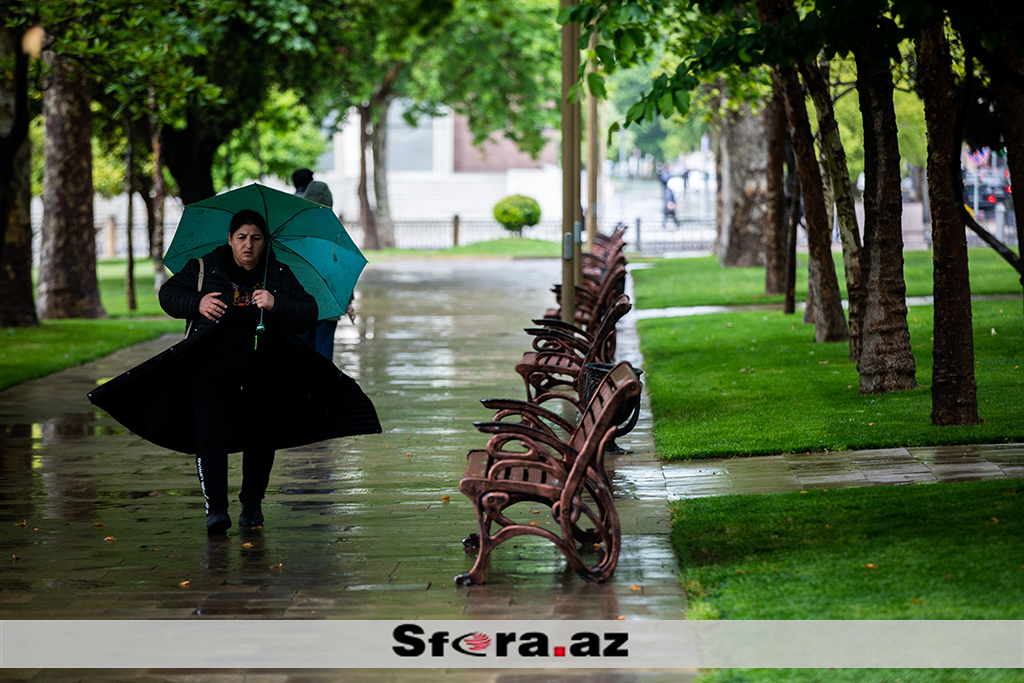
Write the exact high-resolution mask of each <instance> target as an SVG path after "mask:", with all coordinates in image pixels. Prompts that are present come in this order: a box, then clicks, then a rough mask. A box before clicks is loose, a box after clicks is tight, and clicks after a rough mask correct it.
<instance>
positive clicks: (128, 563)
mask: <svg viewBox="0 0 1024 683" xmlns="http://www.w3.org/2000/svg"><path fill="white" fill-rule="evenodd" d="M559 278H560V265H559V263H558V262H557V261H554V260H528V261H451V262H449V261H437V260H429V261H428V260H409V261H393V262H389V263H388V264H385V265H378V266H374V267H371V268H369V269H367V271H366V273H365V274H364V276H363V278H362V280H361V282H360V286H359V299H358V300H357V306H356V307H357V310H358V311H359V318H358V324H357V325H355V326H352V325H349V324H348V323H347V322H345V321H343V322H342V323H341V325H340V327H339V330H340V331H339V335H340V336H339V343H338V345H337V347H336V362H337V364H338V365H339V366H340V367H342V368H343V369H344V370H345V371H346V372H347V373H348V374H350V375H351V376H353V377H355V378H356V379H357V380H358V381H359V382H360V384H361V385H362V386H363V388H364V390H365V391H366V392H367V393H368V394H369V395H370V396H371V397H372V398H373V399H374V401H375V403H376V405H377V408H378V411H379V413H380V415H381V416H382V422H383V425H384V433H383V434H381V435H375V436H364V437H359V438H353V439H342V440H336V441H332V442H328V443H324V444H320V445H317V446H312V447H307V448H298V449H292V450H289V451H284V452H281V453H279V454H278V461H277V464H276V466H275V470H274V474H273V477H272V480H271V487H270V494H269V497H268V500H267V503H266V504H265V506H264V509H265V512H266V517H267V521H266V526H265V528H264V529H263V530H262V531H256V532H247V533H246V534H245V535H242V534H240V533H239V532H238V530H237V529H235V528H233V529H231V530H230V532H229V534H228V537H227V540H226V541H225V540H223V539H221V540H217V541H208V540H207V538H206V535H205V527H204V521H203V513H202V506H201V503H200V498H199V491H198V486H197V483H196V477H195V473H194V464H193V462H192V459H191V458H190V457H188V456H183V455H180V454H175V453H171V452H168V451H165V450H162V449H160V448H157V447H155V446H153V445H151V444H149V443H147V442H145V441H143V440H141V439H139V438H138V437H135V436H134V435H131V434H127V433H125V431H124V430H123V429H122V428H121V427H120V426H119V425H118V424H117V423H115V422H114V421H113V420H111V419H110V418H109V417H107V416H106V415H105V414H103V413H98V412H96V411H95V410H94V409H93V407H92V406H91V405H90V404H89V403H88V400H87V399H86V393H87V391H88V390H89V389H90V388H91V387H93V386H95V384H96V383H97V381H99V380H101V379H102V378H106V377H111V376H113V375H115V374H118V373H120V372H122V371H123V370H125V369H127V368H129V367H131V366H133V365H135V364H137V363H139V362H141V361H142V360H144V359H146V358H148V357H150V356H152V355H153V354H155V353H157V352H158V351H159V350H161V349H162V348H165V347H166V346H167V345H169V344H170V343H173V342H174V341H175V338H173V337H171V338H164V339H161V340H155V341H152V342H149V343H147V344H142V345H139V346H136V347H134V348H130V349H125V350H123V351H121V352H119V353H117V354H114V355H113V356H110V357H108V358H106V359H103V360H101V361H97V362H95V363H90V364H88V365H85V366H82V367H79V368H75V369H72V370H69V371H66V372H63V373H59V374H57V375H54V376H51V377H47V378H45V379H41V380H38V381H35V382H30V383H27V384H24V385H22V386H19V387H16V388H14V389H12V390H9V391H7V392H3V393H0V472H2V481H0V511H2V513H0V551H2V553H4V554H5V555H4V556H17V557H18V558H19V559H17V560H16V561H15V560H11V561H10V563H9V564H7V566H5V568H4V569H3V571H2V572H0V619H3V620H17V619H235V618H264V619H265V618H270V619H417V620H426V619H444V620H450V619H499V620H505V619H604V620H607V619H619V618H624V619H629V620H633V619H683V618H685V612H686V598H685V595H684V593H683V591H682V590H681V588H680V586H679V582H678V565H677V561H676V557H675V554H674V551H673V549H672V547H671V544H670V540H669V536H668V534H669V519H668V511H667V505H666V502H667V501H668V500H670V499H673V498H678V497H687V496H696V495H712V494H717V493H734V492H735V493H753V492H768V491H776V490H790V489H794V488H801V487H807V486H812V485H814V486H823V487H824V486H839V485H853V484H871V483H894V482H904V481H905V482H910V481H920V480H922V479H926V478H929V477H931V478H934V479H935V480H944V479H948V478H951V477H960V478H964V477H967V478H978V477H985V476H1024V448H1022V447H1020V446H1016V447H1004V448H992V449H983V448H975V449H971V448H962V449H945V450H936V449H931V450H925V449H916V450H914V451H909V450H907V451H904V450H898V451H893V452H877V453H871V454H852V455H851V454H829V455H827V456H821V455H809V456H786V457H777V458H747V459H742V460H740V459H737V460H729V461H715V462H711V461H702V462H699V463H664V464H663V463H661V462H659V461H658V460H657V459H656V458H655V455H654V447H653V441H652V438H651V422H650V410H649V407H648V406H647V405H646V397H645V399H644V401H645V404H644V410H643V412H642V415H643V417H642V419H641V420H640V422H639V423H638V425H637V427H636V429H635V430H634V431H633V432H632V433H630V434H629V435H627V436H626V437H624V438H622V439H620V440H619V443H620V445H622V446H624V447H626V448H627V449H629V451H630V453H629V454H627V455H623V456H618V457H616V458H613V459H611V461H610V463H609V464H610V467H611V468H612V470H613V485H614V488H615V494H616V497H617V507H618V511H619V514H620V517H621V518H622V524H623V533H624V536H623V552H622V556H621V559H620V561H619V565H618V569H617V571H616V573H615V575H614V577H613V578H612V580H610V581H609V582H607V583H605V584H601V585H597V584H587V583H585V582H584V581H582V580H581V579H579V578H578V577H576V575H575V574H574V573H573V572H571V571H569V570H567V569H566V565H565V562H564V560H563V558H562V556H561V555H560V553H558V552H557V550H555V549H554V548H553V547H552V546H551V545H550V544H547V543H544V542H541V541H539V540H538V541H537V542H533V540H532V539H531V540H524V541H523V542H521V543H517V544H514V545H512V547H503V548H501V549H499V550H498V551H496V552H495V554H494V556H493V560H492V564H491V567H490V570H489V574H488V583H487V584H486V585H485V586H477V587H470V588H460V587H457V586H455V585H454V582H453V581H452V578H453V577H454V576H455V575H456V574H458V573H460V572H462V571H465V570H466V569H468V568H469V567H470V566H471V564H472V557H470V556H469V555H466V554H465V553H464V551H463V547H462V543H461V539H462V538H463V537H464V536H465V535H466V534H467V533H469V532H471V531H473V530H475V520H474V515H473V512H472V508H471V507H470V505H469V504H468V502H467V501H466V500H465V498H464V497H463V496H462V495H461V494H460V493H459V492H458V489H457V483H458V479H459V477H460V475H461V473H462V470H463V466H464V462H465V460H464V458H465V453H466V451H467V450H468V449H469V448H471V447H478V446H479V445H481V444H482V442H483V441H484V438H483V436H482V435H480V434H479V433H478V432H476V430H475V429H473V427H472V421H474V420H481V419H488V418H489V416H490V415H489V413H488V411H486V410H484V409H483V408H482V407H481V406H480V405H479V403H478V402H477V400H478V399H480V398H484V397H520V396H522V394H523V387H522V384H521V381H520V379H519V377H518V376H517V375H516V374H515V373H514V372H513V370H512V365H513V363H514V361H515V360H516V359H517V358H518V357H519V356H520V355H521V354H522V352H523V351H524V350H526V349H527V348H528V347H529V339H528V338H527V336H526V335H525V334H524V333H523V332H522V328H523V327H526V326H528V325H529V324H530V319H531V318H533V317H536V316H537V315H539V314H540V313H541V312H542V311H543V310H544V309H545V308H547V307H548V306H550V305H551V303H552V294H551V292H550V289H549V288H550V285H551V284H552V283H554V282H556V281H557V280H558V279H559ZM621 329H622V332H621V335H620V342H619V348H620V357H623V358H625V359H628V360H632V361H634V362H636V363H639V364H642V359H641V358H640V355H639V350H638V345H637V342H636V335H635V328H634V326H633V325H632V324H631V318H627V319H626V320H625V321H624V323H623V324H622V328H621ZM235 464H236V465H237V462H235ZM239 474H240V468H237V467H236V469H235V470H233V473H232V477H233V478H232V484H233V485H234V486H237V485H238V476H239ZM232 513H233V516H234V515H235V514H237V507H236V508H235V509H234V510H233V511H232ZM22 521H24V525H22V524H21V523H22ZM5 562H6V561H5ZM2 673H3V674H4V675H2V676H0V677H4V678H10V677H12V676H11V675H8V674H10V673H11V672H9V671H4V672H2ZM109 673H110V672H75V671H53V670H51V671H42V672H22V674H23V675H22V676H21V677H23V678H27V679H31V680H62V681H64V680H104V679H108V678H109V676H108V674H109ZM213 673H214V672H206V674H205V675H204V676H202V680H216V681H232V683H233V682H234V681H241V680H243V678H245V676H244V674H245V673H246V672H241V671H218V672H216V673H217V674H218V675H213ZM250 673H252V672H250ZM692 673H693V672H671V673H670V672H654V671H651V672H612V671H605V672H603V673H601V674H600V675H598V676H595V675H594V674H589V675H587V674H584V673H583V672H581V671H578V670H577V671H576V672H575V673H573V674H571V675H570V674H565V675H562V676H560V677H558V678H557V680H566V681H574V680H577V679H578V680H580V681H582V680H598V681H606V682H608V683H625V682H627V681H651V682H659V681H661V680H665V681H669V680H671V681H680V680H687V679H688V678H690V677H691V676H692ZM300 674H301V678H302V680H314V681H320V680H324V681H326V680H335V679H337V675H336V673H334V672H311V671H302V672H295V675H294V680H299V678H300ZM450 674H451V675H450V676H448V677H449V678H453V680H456V681H463V680H465V681H473V682H475V681H502V682H509V683H511V682H513V681H514V682H516V683H533V682H535V681H548V680H555V678H553V676H554V673H553V672H552V673H546V674H538V673H529V672H526V671H522V672H518V673H517V672H513V671H508V672H505V673H501V672H493V671H492V672H483V671H481V672H467V671H462V672H450ZM418 675H419V677H420V678H422V680H433V679H435V678H436V675H430V674H429V672H427V673H422V672H421V673H420V674H418ZM360 676H361V677H360V678H358V680H362V679H366V680H374V681H377V680H402V681H413V680H420V678H418V677H417V674H416V673H415V672H403V673H401V674H397V673H395V672H390V673H389V672H382V671H377V672H362V674H360ZM118 678H125V679H129V680H175V681H177V680H199V678H189V677H188V675H187V674H186V672H157V671H138V672H124V671H122V672H118ZM260 680H267V681H271V680H273V681H285V680H289V674H287V673H285V672H274V675H265V676H261V677H260ZM345 680H353V679H352V678H351V676H349V675H346V678H345Z"/></svg>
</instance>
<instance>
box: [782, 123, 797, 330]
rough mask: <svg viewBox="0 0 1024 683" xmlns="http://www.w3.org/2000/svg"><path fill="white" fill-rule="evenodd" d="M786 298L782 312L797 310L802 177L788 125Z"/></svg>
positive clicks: (786, 155)
mask: <svg viewBox="0 0 1024 683" xmlns="http://www.w3.org/2000/svg"><path fill="white" fill-rule="evenodd" d="M785 160H786V298H785V303H784V304H783V308H782V312H783V313H786V314H788V315H792V314H793V313H795V312H796V260H797V259H796V234H797V227H799V225H800V178H799V176H797V173H796V159H794V158H793V141H792V139H791V138H790V136H789V126H788V125H787V126H786V151H785Z"/></svg>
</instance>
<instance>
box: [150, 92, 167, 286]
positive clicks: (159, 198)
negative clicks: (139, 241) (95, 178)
mask: <svg viewBox="0 0 1024 683" xmlns="http://www.w3.org/2000/svg"><path fill="white" fill-rule="evenodd" d="M150 108H151V109H153V110H155V109H156V101H155V99H153V98H150ZM160 128H161V126H160V122H159V121H158V120H157V118H156V114H155V113H151V115H150V117H149V137H150V140H151V141H152V146H153V194H152V199H151V201H149V202H146V208H147V218H148V220H149V256H150V258H152V259H153V274H154V275H155V279H154V282H153V285H154V288H155V289H156V291H158V292H159V291H160V288H161V287H163V285H164V283H165V282H167V269H165V268H164V203H165V201H166V199H167V183H166V182H164V154H163V144H162V142H161V138H160Z"/></svg>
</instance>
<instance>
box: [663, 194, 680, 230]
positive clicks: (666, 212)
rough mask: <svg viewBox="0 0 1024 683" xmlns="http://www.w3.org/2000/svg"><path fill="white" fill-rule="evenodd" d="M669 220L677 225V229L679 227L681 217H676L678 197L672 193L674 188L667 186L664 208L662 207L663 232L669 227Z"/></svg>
mask: <svg viewBox="0 0 1024 683" xmlns="http://www.w3.org/2000/svg"><path fill="white" fill-rule="evenodd" d="M669 220H671V221H672V222H673V223H675V227H677V228H678V227H679V217H678V216H677V215H676V196H675V193H674V192H672V188H670V187H669V186H668V185H666V186H665V197H664V206H663V207H662V218H661V228H662V230H664V229H665V227H666V226H667V225H668V222H669Z"/></svg>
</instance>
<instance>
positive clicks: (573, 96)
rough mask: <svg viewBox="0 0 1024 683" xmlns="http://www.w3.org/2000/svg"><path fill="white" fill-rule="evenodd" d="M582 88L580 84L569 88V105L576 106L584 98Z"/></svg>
mask: <svg viewBox="0 0 1024 683" xmlns="http://www.w3.org/2000/svg"><path fill="white" fill-rule="evenodd" d="M581 90H582V86H581V85H580V84H579V83H573V84H572V86H571V87H570V88H569V96H568V98H567V101H568V103H569V104H576V103H578V102H579V101H580V99H581V98H582V92H581Z"/></svg>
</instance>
